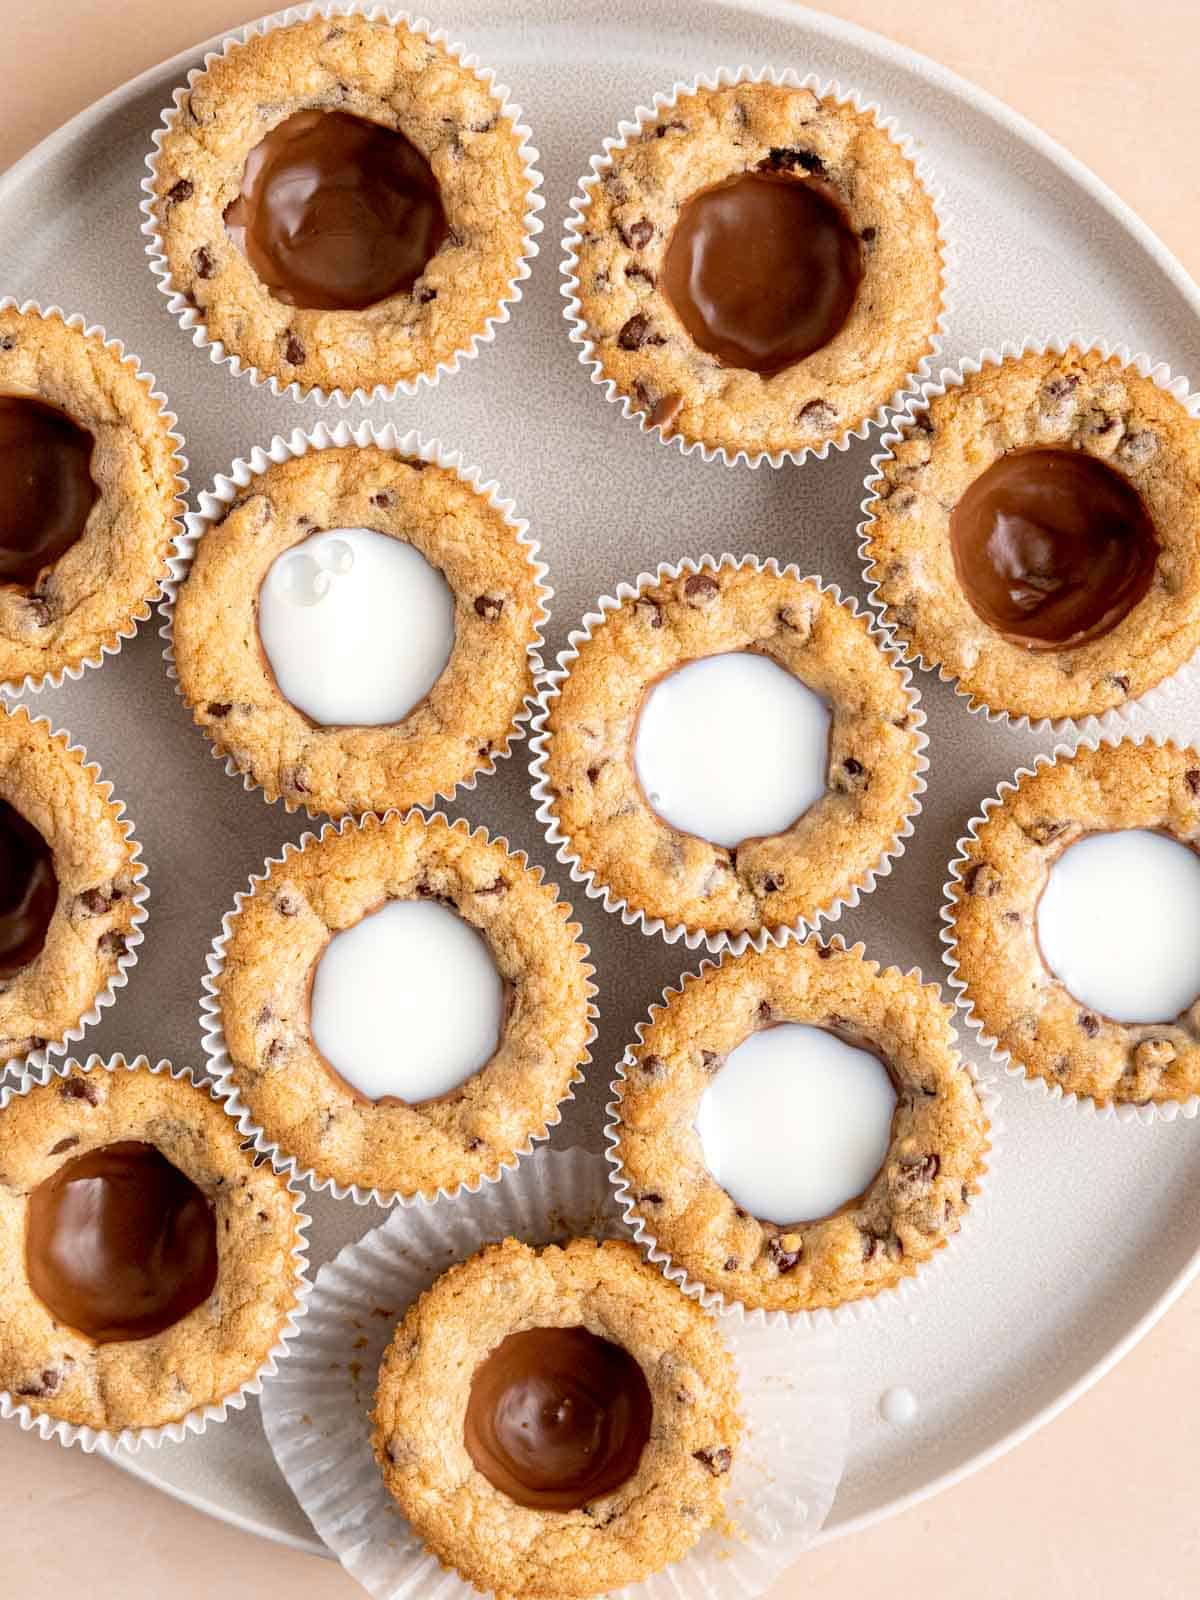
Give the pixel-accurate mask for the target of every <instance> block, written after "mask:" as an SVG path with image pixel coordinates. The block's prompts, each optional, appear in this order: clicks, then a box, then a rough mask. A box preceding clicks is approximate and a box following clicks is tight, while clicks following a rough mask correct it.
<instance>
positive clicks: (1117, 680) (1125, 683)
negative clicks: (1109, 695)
mask: <svg viewBox="0 0 1200 1600" xmlns="http://www.w3.org/2000/svg"><path fill="white" fill-rule="evenodd" d="M1108 681H1109V683H1111V684H1112V686H1113V688H1114V689H1119V690H1120V691H1121V693H1122V694H1128V693H1129V679H1128V678H1127V677H1126V676H1125V674H1124V673H1123V672H1110V673H1109V674H1108Z"/></svg>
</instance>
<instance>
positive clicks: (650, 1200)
mask: <svg viewBox="0 0 1200 1600" xmlns="http://www.w3.org/2000/svg"><path fill="white" fill-rule="evenodd" d="M633 1203H634V1205H638V1206H660V1205H662V1203H663V1197H662V1195H660V1194H658V1193H657V1192H656V1191H655V1190H653V1189H648V1190H645V1191H644V1192H643V1193H641V1194H635V1195H634V1197H633Z"/></svg>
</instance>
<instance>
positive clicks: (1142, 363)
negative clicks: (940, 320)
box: [858, 335, 1200, 737]
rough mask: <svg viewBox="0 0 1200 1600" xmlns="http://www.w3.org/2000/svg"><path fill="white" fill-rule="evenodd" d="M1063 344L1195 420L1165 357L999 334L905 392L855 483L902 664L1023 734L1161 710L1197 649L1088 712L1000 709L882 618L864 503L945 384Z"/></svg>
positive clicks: (1094, 343) (1198, 408)
mask: <svg viewBox="0 0 1200 1600" xmlns="http://www.w3.org/2000/svg"><path fill="white" fill-rule="evenodd" d="M1068 350H1078V351H1079V353H1080V354H1081V355H1092V354H1095V355H1099V356H1100V357H1101V358H1102V359H1103V360H1105V361H1107V360H1109V359H1110V358H1111V357H1113V356H1115V357H1116V359H1117V360H1118V361H1119V362H1120V363H1121V365H1122V366H1123V367H1132V368H1133V369H1134V370H1135V371H1136V372H1137V373H1138V374H1139V375H1140V376H1141V377H1143V378H1149V379H1150V381H1151V382H1152V383H1154V384H1155V385H1156V386H1157V387H1158V388H1159V389H1162V390H1164V391H1165V392H1166V393H1167V394H1169V395H1172V396H1173V397H1174V398H1175V399H1176V400H1178V401H1179V403H1180V404H1181V405H1182V406H1183V407H1184V409H1185V410H1186V411H1188V412H1189V413H1190V414H1191V415H1192V416H1193V417H1197V418H1200V394H1193V393H1192V392H1191V390H1190V389H1189V387H1188V382H1187V379H1186V378H1183V377H1180V376H1174V377H1173V376H1172V374H1171V369H1170V367H1169V366H1168V365H1167V364H1166V362H1165V361H1154V360H1152V358H1151V357H1150V356H1148V355H1145V354H1140V355H1132V354H1131V353H1130V351H1129V347H1128V346H1127V345H1123V344H1119V345H1112V344H1109V342H1108V341H1107V340H1105V339H1086V338H1082V337H1080V336H1078V335H1071V336H1067V337H1064V338H1056V339H1025V340H1024V341H1023V342H1022V343H1021V344H1014V343H1013V342H1012V341H1011V340H1007V339H1006V340H1005V341H1004V342H1003V343H1002V344H1001V345H1000V346H999V348H996V347H993V346H988V348H987V349H985V350H982V351H981V352H980V354H979V355H978V356H975V357H973V358H971V359H967V360H964V361H962V362H960V364H959V365H958V366H957V367H943V368H942V371H941V373H940V375H939V376H938V378H937V379H936V381H935V380H932V379H931V380H929V381H928V382H925V383H923V384H922V385H921V388H920V391H919V392H918V393H917V394H914V395H912V396H910V397H909V400H908V403H907V405H906V406H905V408H904V410H903V412H902V413H901V414H900V415H898V416H895V417H893V418H892V426H891V428H890V429H889V431H888V432H887V433H885V434H884V435H883V437H882V438H881V439H880V441H879V450H878V451H877V452H876V454H875V455H873V456H872V457H871V466H870V471H869V472H868V473H867V476H866V479H865V480H864V482H863V489H864V490H865V497H864V499H863V502H862V506H861V511H862V518H863V520H862V521H861V522H860V523H859V525H858V553H859V558H860V560H861V561H862V564H863V579H864V582H865V583H866V585H867V597H868V600H869V601H870V604H871V606H872V608H873V610H874V611H875V612H876V613H877V614H878V616H879V618H880V620H881V621H882V622H883V624H884V626H885V627H887V629H888V631H889V632H890V633H891V635H892V637H893V638H894V639H895V641H896V644H897V646H898V648H899V651H900V655H901V658H902V659H903V660H904V661H906V662H907V663H908V664H909V665H910V666H913V667H919V668H920V669H921V670H922V671H924V672H936V673H937V675H938V677H939V678H940V679H941V680H942V682H943V683H948V684H949V685H950V687H951V688H952V689H953V690H954V693H955V694H956V695H957V696H958V698H959V700H960V701H961V702H962V703H963V704H964V705H965V706H966V708H967V710H968V711H970V712H972V713H973V714H974V715H975V716H978V717H981V718H982V719H983V720H984V721H985V722H987V723H989V724H992V725H1001V726H1003V725H1007V726H1009V727H1012V728H1019V729H1021V730H1023V731H1028V732H1030V733H1040V734H1052V735H1054V736H1055V737H1059V736H1062V735H1064V734H1067V733H1069V732H1070V731H1071V729H1073V728H1086V729H1088V730H1093V731H1099V732H1101V733H1106V732H1109V731H1111V730H1117V729H1120V728H1122V727H1123V726H1125V725H1126V724H1127V723H1128V722H1129V721H1130V719H1131V718H1132V717H1133V716H1134V714H1135V712H1136V711H1138V710H1141V711H1143V712H1150V713H1157V712H1161V711H1165V710H1169V709H1170V706H1171V703H1172V700H1173V698H1174V696H1175V695H1176V694H1177V693H1178V692H1179V690H1180V689H1181V688H1182V687H1183V686H1184V685H1185V684H1188V685H1191V684H1194V683H1195V682H1196V681H1197V678H1196V667H1197V661H1198V660H1200V651H1197V652H1195V653H1194V654H1193V655H1192V657H1191V658H1190V659H1189V660H1187V661H1184V662H1181V663H1180V665H1179V666H1178V667H1176V668H1175V670H1174V671H1173V672H1169V673H1168V674H1167V675H1166V677H1164V678H1160V679H1159V681H1158V683H1156V684H1153V685H1151V687H1150V688H1149V689H1147V690H1146V691H1145V693H1144V694H1142V695H1140V696H1137V697H1135V698H1132V699H1128V700H1125V701H1124V702H1123V703H1122V704H1121V705H1119V706H1110V707H1109V709H1108V710H1107V711H1103V712H1100V713H1095V712H1089V713H1087V714H1086V715H1083V716H1078V717H1030V716H1028V715H1024V714H1021V715H1018V714H1015V713H1013V712H1009V711H1005V710H1004V708H1003V707H993V706H990V705H988V704H987V702H986V701H984V700H982V699H980V697H979V696H978V695H976V694H974V693H972V691H971V690H969V689H964V688H963V687H962V685H961V684H960V682H959V680H958V676H957V674H955V673H953V672H951V671H950V670H949V669H948V668H947V667H944V666H943V665H942V664H941V663H940V662H937V661H928V660H926V658H925V656H924V655H923V654H922V653H921V651H920V650H919V649H917V647H916V646H915V645H914V644H912V643H911V642H910V641H908V640H905V639H904V637H903V630H902V629H900V628H898V627H897V626H896V625H895V624H894V623H892V622H891V621H890V620H889V614H888V607H887V605H886V604H885V602H884V601H883V600H882V599H881V598H880V595H879V582H878V580H877V579H876V578H874V577H873V576H872V573H873V571H874V567H875V563H874V560H873V559H872V556H871V549H870V546H871V525H872V523H873V522H874V521H875V513H874V510H873V509H872V508H873V507H874V506H875V504H876V503H877V501H878V499H879V492H878V486H879V484H880V483H882V482H883V468H884V464H885V463H886V462H888V461H891V460H893V459H894V455H895V447H896V445H897V444H899V443H900V442H901V441H902V440H903V439H904V437H905V430H906V429H909V428H911V426H912V424H913V422H914V420H915V419H916V418H917V417H918V416H920V415H921V414H922V413H923V412H926V411H928V410H929V406H930V403H931V402H932V401H933V400H936V399H938V398H940V397H941V396H942V395H944V394H945V393H946V392H947V390H949V389H959V388H961V387H962V386H963V384H964V382H965V381H966V379H967V378H968V377H975V376H977V375H978V374H979V373H980V372H982V371H983V369H984V368H985V367H999V366H1001V365H1002V364H1003V363H1004V362H1006V361H1015V360H1019V359H1020V358H1021V357H1022V356H1041V355H1047V354H1050V353H1053V354H1054V355H1060V356H1061V355H1065V354H1066V353H1067V351H1068Z"/></svg>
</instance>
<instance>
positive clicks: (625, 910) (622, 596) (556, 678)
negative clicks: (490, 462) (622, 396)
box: [529, 552, 929, 955]
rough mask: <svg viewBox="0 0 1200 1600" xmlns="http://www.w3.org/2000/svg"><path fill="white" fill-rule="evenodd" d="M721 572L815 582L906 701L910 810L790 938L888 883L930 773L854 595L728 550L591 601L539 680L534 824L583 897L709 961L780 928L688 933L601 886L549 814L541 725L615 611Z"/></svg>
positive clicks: (917, 721) (761, 941)
mask: <svg viewBox="0 0 1200 1600" xmlns="http://www.w3.org/2000/svg"><path fill="white" fill-rule="evenodd" d="M725 567H734V568H738V569H741V568H745V567H752V568H754V569H755V570H756V571H758V572H766V573H769V574H770V575H771V576H772V577H777V578H778V577H785V578H799V579H801V580H802V581H804V582H806V583H815V584H816V585H817V587H818V588H819V589H820V591H821V593H822V594H827V595H830V596H831V597H832V598H833V599H834V600H835V601H836V602H837V603H838V605H840V606H843V607H844V608H845V609H846V610H848V611H849V612H850V614H851V616H854V617H862V618H863V619H864V620H865V621H866V622H867V623H868V632H869V634H870V637H871V639H872V641H873V642H874V643H875V644H876V645H877V646H878V647H879V649H880V650H881V651H882V652H883V654H884V655H885V656H886V657H887V658H888V660H889V661H890V662H891V664H892V666H893V668H894V669H895V670H896V672H897V673H898V674H899V676H900V679H901V681H902V683H903V685H904V691H905V694H906V696H907V699H908V708H909V711H908V714H909V718H910V720H911V723H912V727H913V730H914V732H915V735H916V744H915V753H916V765H915V775H914V782H913V789H912V795H911V797H910V801H909V808H908V810H907V812H906V813H905V815H904V818H903V821H902V823H901V826H900V827H899V828H898V829H897V831H896V832H895V833H894V834H893V835H892V838H891V840H890V842H889V843H888V844H887V846H886V847H885V848H884V850H883V851H882V852H881V854H880V856H879V859H878V861H877V862H876V863H875V865H874V866H873V867H872V868H871V869H870V870H869V871H868V872H867V873H865V874H864V876H863V878H862V881H861V882H859V883H857V884H855V885H854V886H853V887H852V888H850V889H848V890H847V891H846V892H845V894H841V895H838V896H836V897H835V898H834V900H833V901H832V903H831V904H830V906H829V908H828V909H827V910H824V911H817V912H814V913H813V914H812V915H811V917H807V918H805V919H804V920H803V921H801V922H799V923H797V924H796V926H795V927H794V928H793V929H791V931H792V932H794V933H798V934H801V935H803V934H805V933H812V932H815V931H816V930H817V928H819V927H823V926H825V925H828V924H831V923H835V922H837V920H838V918H839V917H840V916H841V914H842V912H843V911H844V910H846V909H847V908H850V909H853V908H854V907H856V906H857V905H858V904H859V902H860V901H861V899H862V897H863V895H866V894H870V892H871V890H872V889H874V887H875V885H876V883H877V882H878V880H879V879H880V878H886V877H887V876H888V875H889V874H890V873H891V870H892V868H893V866H894V865H895V864H896V862H897V861H898V860H899V859H900V857H901V856H902V855H903V854H904V841H905V840H906V839H909V838H911V837H912V834H913V830H914V828H915V826H916V822H917V818H918V817H919V816H920V814H921V796H922V795H923V794H924V793H925V789H926V783H925V778H924V774H925V773H926V772H927V771H928V769H929V761H928V758H927V757H926V755H925V751H926V749H927V747H928V745H929V739H928V736H927V735H926V733H925V731H924V730H925V713H924V711H923V710H922V709H921V695H920V691H919V690H918V689H917V687H916V684H915V683H914V681H913V675H912V673H911V672H910V671H909V670H908V668H907V667H906V666H904V665H903V664H902V662H901V660H900V652H899V650H898V649H897V648H896V646H895V645H894V644H893V643H892V639H891V635H890V633H888V632H887V630H886V629H884V628H882V627H880V626H879V625H878V623H877V622H876V620H875V618H874V617H873V616H872V615H871V613H870V612H868V611H866V610H864V609H863V608H862V607H861V606H860V605H859V604H858V602H857V601H856V600H855V599H854V597H853V596H852V595H843V594H842V591H841V589H839V588H838V586H837V585H836V584H833V583H826V582H825V580H824V579H823V578H820V577H817V576H816V575H815V574H808V575H805V574H804V573H802V572H801V571H800V569H799V567H797V566H796V564H795V563H794V562H789V563H788V565H787V566H783V567H781V566H780V565H779V562H778V561H777V560H776V559H775V558H774V556H771V557H769V558H768V559H767V560H765V561H764V560H761V559H760V558H759V557H758V556H753V555H747V556H742V557H741V559H740V560H739V559H738V558H737V557H735V556H733V555H730V554H729V553H728V552H726V553H725V554H724V555H722V556H721V557H720V558H719V559H718V558H717V557H714V556H711V555H703V556H701V557H700V559H699V560H698V561H695V560H692V559H691V558H690V557H689V558H686V559H685V560H683V561H680V562H678V563H677V564H669V563H667V562H662V563H660V565H659V566H658V567H657V569H656V570H655V571H654V572H642V573H639V574H638V576H637V578H636V579H635V580H634V582H633V583H620V584H618V585H617V590H616V593H615V594H611V595H609V594H606V595H601V596H600V599H599V600H598V601H597V602H596V609H595V610H594V611H589V612H587V614H586V615H585V616H584V618H583V620H582V622H581V624H580V626H579V627H578V628H573V629H572V630H571V632H570V633H569V634H568V635H567V648H566V649H565V650H561V651H559V654H558V664H557V666H556V667H554V668H552V669H551V670H549V671H547V672H546V673H545V674H544V676H543V687H542V692H541V693H540V694H539V695H538V697H537V701H536V704H535V711H534V716H533V721H532V722H531V724H530V740H529V750H530V754H531V756H532V758H533V759H532V760H531V761H530V763H529V771H530V774H531V775H532V777H533V788H532V794H533V799H534V802H535V804H536V805H537V818H538V821H539V822H540V823H541V824H542V827H543V829H544V830H545V834H546V841H547V843H548V844H550V845H551V846H553V847H554V850H555V854H556V856H557V858H558V860H559V861H561V862H562V863H563V865H564V866H565V867H566V868H567V869H568V871H569V873H570V875H571V881H572V883H578V884H582V885H583V892H584V894H586V895H587V897H588V899H589V900H599V901H600V902H601V904H602V905H603V906H604V909H605V910H606V911H612V912H615V913H616V914H617V915H619V916H620V918H621V921H622V922H623V923H624V924H625V926H626V927H637V928H640V929H641V931H642V932H643V933H645V934H648V935H650V936H651V937H653V936H654V935H656V934H661V936H662V937H663V938H664V939H665V940H666V942H667V943H668V944H675V943H676V941H677V940H680V939H682V940H683V943H684V945H685V946H686V947H687V948H688V949H689V950H695V949H697V948H699V947H700V946H701V945H702V946H703V947H704V948H705V949H706V950H707V951H708V952H709V954H710V955H718V954H719V953H720V952H721V951H723V950H731V951H733V952H734V953H735V954H740V953H741V952H742V951H743V950H745V949H746V948H747V947H749V946H753V948H754V949H756V950H762V949H763V948H764V946H765V944H766V941H767V939H768V937H769V936H770V935H771V933H772V932H778V931H781V930H778V929H775V930H772V929H760V930H759V931H758V932H756V933H745V932H743V933H728V932H726V931H725V930H723V929H718V930H715V931H713V930H706V929H704V928H688V927H687V926H686V925H685V924H684V923H680V922H677V923H668V922H667V921H666V919H665V918H663V917H651V916H648V915H647V914H646V913H645V912H644V911H642V910H641V909H640V908H639V907H637V906H633V905H630V904H629V902H628V900H626V899H625V897H624V896H622V895H617V894H614V893H613V891H612V890H611V889H610V888H609V887H608V886H607V885H606V884H603V883H601V882H600V881H599V880H598V878H597V876H596V873H595V871H594V870H592V869H590V868H587V867H585V866H584V865H583V862H582V861H581V860H580V858H579V856H578V854H577V853H576V852H575V850H574V849H573V847H572V844H571V840H570V838H569V836H568V835H567V834H566V833H564V831H563V830H562V828H561V827H560V826H559V822H558V818H557V816H556V815H555V811H554V804H555V791H554V788H553V786H552V784H551V783H550V779H549V776H548V774H547V771H546V758H547V755H548V752H549V746H550V740H551V738H552V735H551V734H550V732H549V731H548V727H547V724H548V721H549V717H550V710H551V707H552V705H553V702H554V701H555V700H556V699H557V698H558V696H559V693H560V692H561V686H562V684H563V683H564V682H565V681H566V679H567V678H568V677H570V675H571V667H572V665H573V664H574V663H575V661H577V660H578V658H579V647H580V645H581V644H583V643H584V642H585V641H587V640H589V639H590V638H591V637H592V633H593V631H594V630H595V629H596V628H597V627H599V626H600V625H601V624H603V623H604V622H605V621H606V620H607V618H608V615H609V613H610V612H613V611H616V610H618V609H619V608H620V607H621V606H622V605H624V604H626V603H628V602H629V601H630V600H636V599H637V598H638V596H639V595H640V594H641V593H642V592H643V591H644V590H645V589H646V588H647V587H649V586H651V585H654V584H661V583H674V582H675V581H676V580H677V579H678V578H679V577H681V576H682V575H683V574H684V573H688V574H691V575H695V574H696V573H698V572H702V571H708V572H719V571H721V569H722V568H725Z"/></svg>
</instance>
